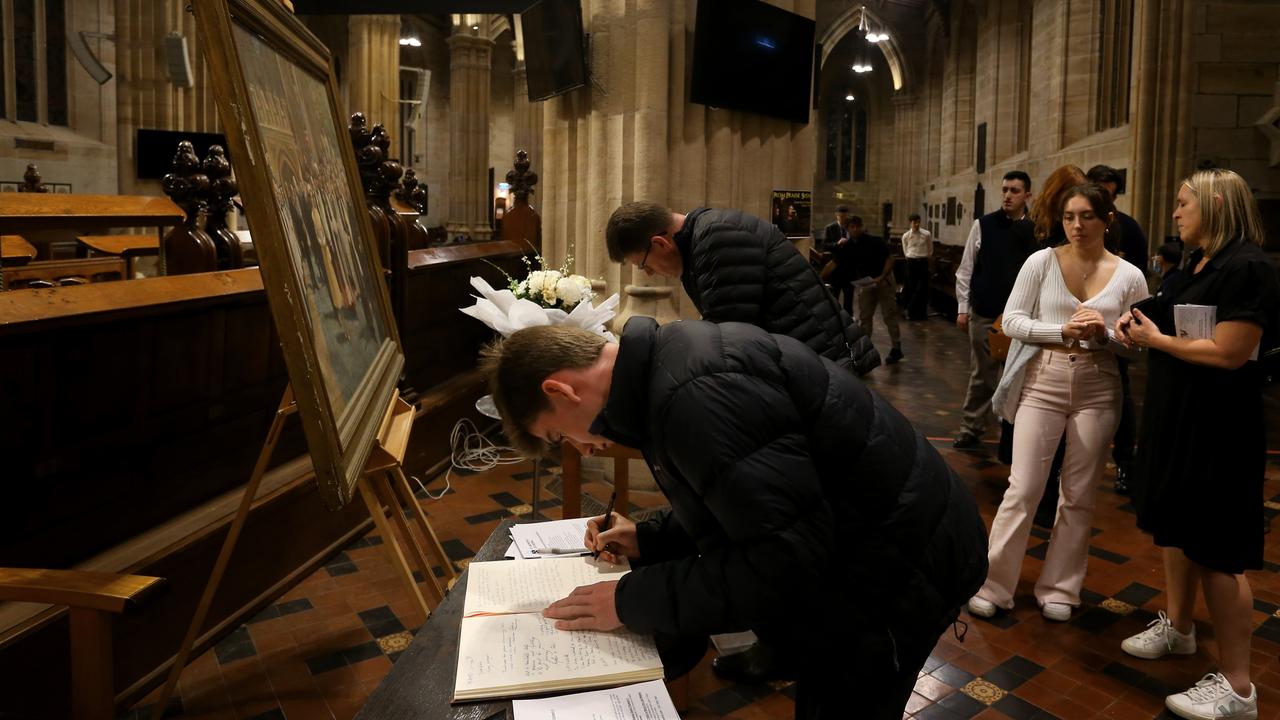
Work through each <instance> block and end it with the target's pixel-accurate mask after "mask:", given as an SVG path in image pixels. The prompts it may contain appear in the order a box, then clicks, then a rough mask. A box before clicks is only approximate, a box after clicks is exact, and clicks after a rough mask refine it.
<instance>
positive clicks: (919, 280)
mask: <svg viewBox="0 0 1280 720" xmlns="http://www.w3.org/2000/svg"><path fill="white" fill-rule="evenodd" d="M907 219H908V220H909V221H910V222H911V229H910V230H908V231H906V232H905V233H903V234H902V254H903V255H905V256H906V258H907V286H906V288H905V289H904V290H903V294H904V295H906V298H905V299H906V303H905V304H906V306H907V319H908V320H927V319H928V317H929V258H931V257H933V234H932V233H930V232H929V231H928V230H924V229H921V227H920V215H919V214H917V213H911V216H910V217H909V218H907Z"/></svg>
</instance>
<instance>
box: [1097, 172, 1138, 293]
mask: <svg viewBox="0 0 1280 720" xmlns="http://www.w3.org/2000/svg"><path fill="white" fill-rule="evenodd" d="M1086 177H1087V178H1088V180H1089V182H1091V183H1096V184H1098V185H1101V186H1102V187H1104V188H1106V189H1107V192H1109V193H1111V202H1113V203H1114V202H1115V200H1116V197H1118V196H1119V195H1120V193H1121V192H1123V191H1124V176H1123V175H1121V174H1120V171H1119V170H1116V169H1115V168H1113V167H1111V166H1110V165H1094V166H1093V167H1091V168H1089V172H1088V173H1086ZM1111 243H1112V247H1113V248H1115V250H1114V252H1115V254H1116V255H1119V256H1120V257H1122V258H1124V259H1125V260H1127V261H1129V262H1130V263H1131V264H1133V265H1135V266H1137V268H1138V269H1139V270H1141V271H1142V272H1144V273H1145V272H1146V271H1147V257H1148V256H1149V255H1150V254H1151V248H1150V246H1149V245H1147V234H1146V233H1144V232H1143V231H1142V226H1141V225H1139V224H1138V221H1137V220H1134V219H1133V218H1132V217H1130V216H1129V215H1128V214H1126V213H1122V212H1120V211H1119V210H1117V211H1116V226H1115V227H1114V228H1113V229H1112V231H1111Z"/></svg>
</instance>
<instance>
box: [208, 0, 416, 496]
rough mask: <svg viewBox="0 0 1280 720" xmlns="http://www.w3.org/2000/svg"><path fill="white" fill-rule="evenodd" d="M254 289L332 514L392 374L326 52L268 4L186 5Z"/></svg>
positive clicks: (384, 313)
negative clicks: (229, 165)
mask: <svg viewBox="0 0 1280 720" xmlns="http://www.w3.org/2000/svg"><path fill="white" fill-rule="evenodd" d="M191 6H192V9H193V11H194V13H195V16H196V27H197V31H198V32H199V34H200V41H201V42H200V46H201V48H203V50H204V53H205V60H206V62H207V63H208V67H209V71H210V78H211V81H212V83H213V89H214V92H215V95H216V97H217V101H218V112H219V117H220V118H221V119H222V126H223V128H224V131H225V133H226V136H227V144H228V145H229V146H230V150H231V155H232V156H233V157H235V158H236V166H235V172H236V178H237V180H238V181H239V183H240V197H241V200H242V202H243V204H244V208H245V215H246V216H247V218H248V221H249V228H250V230H251V231H252V232H253V239H254V244H255V245H256V246H257V250H258V256H259V259H260V262H261V266H260V269H261V272H262V280H263V286H264V288H265V289H266V293H267V300H268V302H269V304H270V306H271V314H272V317H273V318H274V320H275V324H276V330H277V331H278V333H279V335H280V344H281V349H282V350H283V352H284V360H285V366H286V368H287V370H288V372H289V381H290V383H291V384H292V387H293V395H294V399H295V402H296V403H297V409H298V414H299V415H300V416H301V420H302V426H303V430H304V432H305V434H306V438H307V445H308V447H309V449H310V451H311V458H312V462H313V464H314V466H315V473H316V480H317V482H318V483H319V486H320V495H321V497H322V498H323V499H324V502H325V504H326V505H328V506H329V507H330V508H334V509H336V508H339V507H342V506H343V505H345V504H346V503H347V502H348V501H349V500H350V499H351V497H352V494H353V492H354V490H355V486H356V482H357V481H358V480H359V478H360V473H361V471H362V469H363V467H364V463H365V461H366V459H367V458H368V456H369V453H370V451H371V449H372V447H373V443H374V441H375V439H376V436H377V433H378V431H379V429H380V426H381V425H382V423H383V421H384V419H385V417H386V415H387V412H388V409H389V408H390V406H391V401H392V399H393V397H394V396H395V393H396V381H397V379H398V378H399V375H400V370H401V368H402V367H403V365H404V355H403V354H402V352H401V349H400V341H399V337H398V336H397V334H396V326H395V321H394V320H393V318H392V315H391V305H390V301H389V299H388V296H387V289H386V283H385V281H384V280H383V278H382V270H381V265H380V264H379V261H378V259H377V255H376V250H375V247H374V246H375V243H374V235H373V228H372V226H371V224H370V221H369V215H368V212H367V210H366V209H365V205H364V192H363V190H362V189H361V185H360V178H359V174H358V173H357V170H356V164H355V154H354V151H353V150H352V146H351V139H350V136H349V135H348V133H347V129H346V123H345V122H344V121H343V119H342V114H341V112H340V111H339V108H338V103H337V97H338V93H337V83H336V81H335V79H334V75H333V70H332V65H331V63H330V57H329V51H328V49H327V48H326V47H325V46H324V45H323V44H322V43H321V42H320V41H319V40H318V39H316V37H315V36H314V35H312V34H311V32H310V31H308V30H307V29H306V28H305V27H304V26H303V25H302V23H301V22H299V21H298V20H297V18H295V17H293V15H292V14H291V13H289V12H288V11H287V10H285V9H284V8H283V7H282V6H281V4H280V2H279V0H193V1H192V3H191Z"/></svg>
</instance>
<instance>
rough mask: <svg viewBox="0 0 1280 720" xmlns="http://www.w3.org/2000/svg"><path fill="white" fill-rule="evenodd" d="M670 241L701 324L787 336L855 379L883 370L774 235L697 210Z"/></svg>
mask: <svg viewBox="0 0 1280 720" xmlns="http://www.w3.org/2000/svg"><path fill="white" fill-rule="evenodd" d="M675 241H676V246H677V247H679V248H680V255H681V257H682V258H683V260H684V273H683V274H682V275H681V276H680V283H681V284H682V285H684V290H685V292H687V293H688V294H689V297H690V298H691V299H692V300H693V304H694V305H696V306H697V308H698V312H700V313H702V319H703V320H708V321H710V322H717V323H721V322H744V323H751V324H752V325H757V326H759V327H762V328H764V329H765V330H768V331H769V332H771V333H777V334H779V335H788V336H790V337H793V338H795V339H797V340H799V341H800V342H802V343H804V344H805V345H808V346H809V347H810V348H812V349H813V351H814V352H816V353H818V354H820V355H822V356H824V357H827V358H830V359H832V360H834V361H836V362H837V363H839V364H840V365H841V366H843V367H845V368H851V369H853V370H854V371H855V372H857V373H858V374H859V375H865V374H867V373H868V372H871V371H872V370H873V369H875V367H876V366H877V365H879V364H880V355H879V354H878V353H877V352H876V349H875V347H874V346H872V344H871V338H869V337H867V335H866V333H864V332H863V331H862V328H861V327H859V326H858V324H857V323H855V322H853V320H852V319H851V318H850V317H849V315H848V313H846V312H845V311H844V310H843V309H841V307H840V306H839V304H837V303H836V301H835V298H833V297H832V296H831V293H830V292H828V291H827V289H826V288H825V287H823V285H822V280H821V279H819V277H818V273H817V271H815V270H814V269H813V267H812V266H810V265H809V262H808V261H807V260H805V259H804V257H802V256H801V255H800V253H798V252H796V249H795V246H794V245H792V244H791V241H789V240H787V239H786V237H784V236H783V235H782V233H781V232H779V230H778V228H777V227H775V226H773V225H771V224H769V223H767V222H765V221H764V220H761V219H760V218H758V217H756V216H754V215H748V214H747V213H744V212H742V211H740V210H711V209H708V208H698V209H697V210H694V211H693V212H691V213H689V214H688V215H687V216H686V217H685V221H684V227H682V228H680V231H679V232H678V233H676V235H675Z"/></svg>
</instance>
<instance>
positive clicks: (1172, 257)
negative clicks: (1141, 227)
mask: <svg viewBox="0 0 1280 720" xmlns="http://www.w3.org/2000/svg"><path fill="white" fill-rule="evenodd" d="M1151 269H1152V271H1154V272H1155V273H1156V275H1158V276H1160V290H1159V291H1158V292H1157V293H1156V297H1166V296H1168V295H1170V294H1172V293H1173V292H1174V290H1176V289H1177V287H1178V283H1180V282H1182V278H1183V277H1184V273H1183V272H1182V245H1181V244H1180V243H1175V242H1167V243H1165V244H1163V245H1161V246H1160V249H1159V250H1157V251H1156V255H1155V257H1154V258H1152V262H1151Z"/></svg>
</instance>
